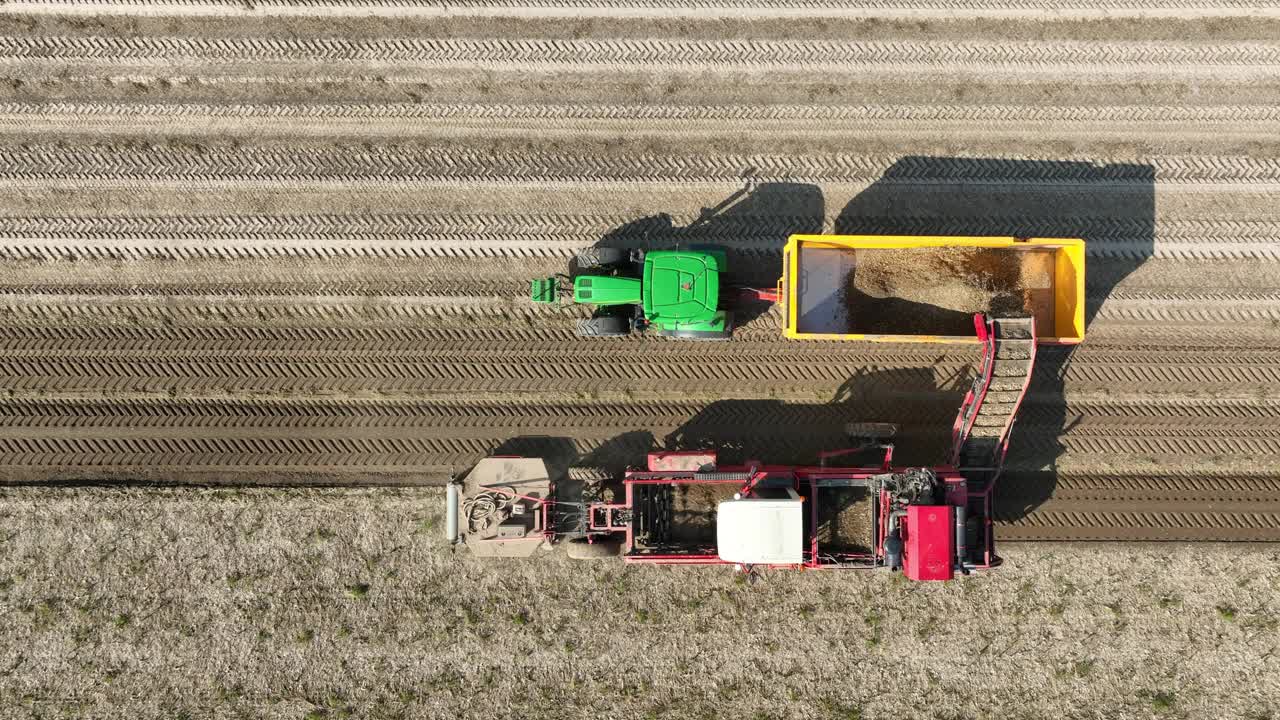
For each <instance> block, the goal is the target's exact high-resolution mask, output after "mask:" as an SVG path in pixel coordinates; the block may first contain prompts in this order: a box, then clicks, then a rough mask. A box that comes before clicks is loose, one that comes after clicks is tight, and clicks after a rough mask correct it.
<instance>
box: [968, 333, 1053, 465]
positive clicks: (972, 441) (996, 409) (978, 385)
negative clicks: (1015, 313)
mask: <svg viewBox="0 0 1280 720" xmlns="http://www.w3.org/2000/svg"><path fill="white" fill-rule="evenodd" d="M974 326H975V327H976V328H977V331H978V340H979V342H981V344H982V361H981V363H980V364H979V365H978V375H977V377H976V378H974V380H973V387H971V388H970V389H969V391H968V392H967V393H966V394H965V397H964V402H963V403H961V405H960V412H959V414H958V415H956V421H955V425H954V426H953V427H952V430H951V440H952V444H951V447H952V457H951V463H952V465H954V466H955V467H956V468H958V469H959V470H961V471H962V472H963V474H964V476H965V478H966V479H968V480H969V481H970V482H977V483H980V484H981V485H980V487H982V488H983V489H989V488H990V487H991V485H992V483H994V482H995V480H996V478H997V477H999V475H1000V468H1001V466H1002V465H1003V464H1004V457H1005V454H1006V453H1007V452H1008V450H1009V433H1010V432H1012V430H1013V421H1014V420H1015V419H1016V418H1017V415H1018V407H1019V406H1020V405H1021V404H1022V397H1023V396H1024V395H1026V392H1027V386H1028V385H1030V384H1031V370H1032V368H1033V367H1034V366H1035V360H1036V329H1035V320H1034V319H1032V318H1004V319H998V320H997V319H994V318H990V317H987V316H985V315H976V316H974ZM975 489H976V488H975Z"/></svg>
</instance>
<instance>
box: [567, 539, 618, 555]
mask: <svg viewBox="0 0 1280 720" xmlns="http://www.w3.org/2000/svg"><path fill="white" fill-rule="evenodd" d="M565 552H566V553H568V555H569V558H570V559H572V560H607V559H609V558H615V557H618V556H619V555H621V554H622V543H620V542H618V541H617V540H597V541H596V542H593V543H589V542H587V541H586V540H570V541H569V542H567V543H565Z"/></svg>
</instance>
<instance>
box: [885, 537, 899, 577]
mask: <svg viewBox="0 0 1280 720" xmlns="http://www.w3.org/2000/svg"><path fill="white" fill-rule="evenodd" d="M884 564H885V567H887V568H889V569H890V570H900V569H902V531H901V530H899V529H898V528H897V526H895V527H894V528H893V529H892V530H890V531H889V536H888V537H886V538H885V540H884Z"/></svg>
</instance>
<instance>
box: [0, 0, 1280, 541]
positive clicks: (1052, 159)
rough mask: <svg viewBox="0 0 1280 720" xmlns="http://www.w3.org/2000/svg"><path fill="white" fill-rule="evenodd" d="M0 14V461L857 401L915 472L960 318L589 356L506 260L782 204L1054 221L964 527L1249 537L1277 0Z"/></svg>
mask: <svg viewBox="0 0 1280 720" xmlns="http://www.w3.org/2000/svg"><path fill="white" fill-rule="evenodd" d="M1050 6H1052V7H1051V8H1050ZM1048 9H1052V11H1053V13H1052V17H1051V19H1047V18H1050V15H1049V14H1047V13H1046V12H1045V11H1046V10H1048ZM1121 18H1122V19H1123V22H1120V21H1119V20H1118V19H1121ZM0 23H5V24H7V25H6V26H7V27H8V29H9V32H7V33H0V69H2V70H3V72H0V74H3V75H4V76H5V82H4V83H0V186H2V187H3V188H4V189H5V191H6V203H5V205H4V207H3V208H0V479H2V480H3V481H4V482H10V483H45V482H55V483H56V482H138V481H142V482H154V483H249V484H262V483H289V484H294V483H297V484H368V483H389V484H422V483H428V484H437V483H440V482H442V481H443V480H444V479H445V478H446V477H447V476H448V474H449V473H450V472H453V471H456V470H458V469H461V468H463V467H465V466H466V465H467V464H469V463H470V462H472V461H474V460H475V459H477V458H478V457H480V456H483V455H485V454H487V453H490V452H494V451H498V452H502V453H511V454H518V453H530V454H532V453H537V452H542V451H547V450H548V449H551V450H555V451H558V452H561V453H563V452H565V451H566V450H565V449H566V448H568V452H570V453H571V454H572V455H574V456H575V458H574V459H575V461H576V462H578V463H579V464H581V465H583V466H585V467H587V468H589V469H590V468H598V469H603V470H611V469H617V468H620V467H622V466H624V465H627V464H632V463H635V462H637V461H639V460H640V459H641V458H642V457H643V453H644V452H645V451H646V450H648V449H650V448H705V447H708V446H715V447H718V448H721V449H722V452H723V454H724V456H725V457H726V458H728V459H736V458H741V457H743V456H744V455H745V454H747V453H750V454H751V455H752V456H756V457H763V458H765V459H768V460H774V461H779V462H807V461H810V460H812V458H813V455H814V454H815V453H816V452H817V451H820V450H824V449H833V448H835V447H840V446H842V444H843V443H845V442H846V441H845V439H844V438H843V437H841V433H842V428H843V426H844V423H845V422H848V421H861V420H888V421H893V422H897V423H898V424H899V425H900V427H901V432H900V434H899V457H901V458H902V459H903V460H907V461H915V462H921V463H932V462H936V461H938V460H940V459H941V458H942V457H943V456H944V455H945V451H946V443H947V442H948V438H947V432H948V429H949V427H950V421H951V419H952V417H953V416H954V412H955V410H956V408H957V407H958V404H959V399H960V395H961V394H962V392H963V389H964V387H965V386H966V384H967V383H968V381H969V378H970V377H971V373H972V372H973V363H974V361H975V360H976V358H977V351H976V347H973V346H930V345H906V346H903V345H875V344H840V343H798V342H787V341H784V340H782V339H781V337H780V336H779V331H778V325H779V322H780V316H779V315H778V313H777V311H776V310H773V311H763V312H761V313H759V314H758V315H756V316H755V317H754V318H748V319H747V320H746V322H745V323H744V325H743V326H742V327H741V328H740V329H739V330H738V332H737V333H736V335H735V338H734V339H733V340H732V341H730V342H729V343H727V344H700V343H688V344H686V343H680V342H670V341H663V340H661V339H656V338H643V339H628V340H614V341H594V342H592V341H586V340H580V339H578V338H576V337H575V336H574V334H573V330H572V325H573V323H572V321H573V319H574V318H576V317H580V316H582V311H581V310H580V309H572V308H553V307H545V306H535V305H533V304H532V303H530V302H529V301H528V300H527V299H526V298H525V297H524V294H525V292H526V289H527V285H526V283H527V281H528V279H529V278H531V277H536V276H542V277H546V276H548V275H551V274H553V273H557V272H563V270H564V267H565V265H566V262H567V261H568V260H569V258H570V257H571V256H572V255H573V253H574V252H576V251H578V250H580V249H582V248H585V247H590V246H594V245H597V244H603V245H610V246H617V247H639V246H671V245H680V244H687V243H688V244H691V243H717V244H721V245H725V246H726V247H727V248H728V249H729V251H730V258H731V267H732V268H734V269H738V270H744V271H747V272H749V273H750V272H753V273H754V274H752V276H751V278H750V280H751V282H755V283H761V284H772V282H773V280H774V279H776V275H777V272H776V270H775V269H774V268H776V267H777V266H778V265H779V264H780V257H781V256H780V248H781V244H782V242H783V241H784V240H785V238H786V237H787V235H789V234H791V233H793V232H883V233H902V234H997V235H1017V236H1052V237H1083V238H1085V239H1086V240H1087V241H1088V260H1089V264H1090V265H1089V285H1088V287H1087V295H1088V298H1087V299H1088V312H1089V316H1090V325H1089V331H1088V333H1089V337H1088V340H1087V341H1086V343H1085V344H1084V345H1082V346H1080V347H1079V348H1075V349H1074V350H1065V349H1062V348H1044V349H1043V350H1042V351H1041V353H1040V359H1039V365H1038V369H1037V374H1036V376H1035V378H1034V380H1033V383H1032V387H1031V391H1030V395H1029V396H1028V398H1027V401H1026V403H1025V405H1024V409H1023V413H1022V415H1021V418H1020V420H1019V422H1018V425H1017V426H1016V428H1015V430H1014V436H1013V442H1012V449H1011V453H1010V458H1009V468H1008V471H1007V473H1006V476H1005V477H1004V478H1003V479H1002V480H1001V485H1000V492H1001V494H1000V495H999V505H1000V508H999V514H1000V519H1001V521H1002V523H1003V527H1002V529H1001V530H1000V537H1001V538H1003V539H1005V540H1053V539H1058V540H1171V539H1178V540H1248V541H1257V540H1267V541H1275V540H1280V501H1277V500H1276V499H1275V498H1276V497H1278V495H1277V489H1278V488H1277V483H1278V482H1280V481H1277V480H1276V478H1280V463H1277V461H1276V460H1274V458H1276V457H1280V369H1277V368H1280V362H1278V361H1280V351H1278V350H1277V347H1280V345H1278V343H1280V249H1278V248H1280V242H1277V240H1278V239H1280V209H1277V205H1276V203H1275V202H1274V198H1275V192H1276V190H1277V188H1280V162H1278V161H1277V160H1276V159H1275V158H1276V157H1277V155H1278V154H1280V153H1277V152H1276V149H1277V147H1276V143H1275V140H1274V138H1275V137H1276V136H1277V131H1280V111H1277V110H1276V108H1277V107H1280V102H1278V101H1280V84H1278V83H1276V82H1275V80H1274V78H1275V76H1276V71H1277V69H1280V45H1277V43H1276V42H1275V40H1274V39H1275V38H1276V37H1280V5H1276V4H1274V3H1262V4H1258V3H1248V4H1245V3H1239V2H1235V1H1234V0H1224V1H1223V2H1219V3H1212V4H1210V3H1206V2H1200V1H1198V0H1197V1H1187V2H1178V1H1176V0H1110V1H1103V0H1080V1H1079V2H1070V3H1067V4H1066V5H1064V4H1062V3H1047V2H1042V1H1041V0H969V1H965V2H960V3H943V2H936V1H934V0H915V1H913V2H907V1H906V0H870V1H869V2H859V3H856V4H855V3H850V2H846V1H845V0H698V2H696V3H692V4H690V3H677V2H672V1H670V0H590V1H585V0H584V1H582V2H579V1H578V0H573V1H572V2H556V1H553V0H529V1H528V2H522V3H516V2H514V1H509V0H469V1H467V2H463V3H455V4H451V5H449V7H448V8H445V7H444V6H443V5H440V4H439V3H432V2H426V1H425V0H423V1H419V0H325V1H321V0H266V1H265V2H256V3H253V4H251V5H241V4H230V3H222V2H212V1H210V0H173V1H160V0H156V1H151V0H133V1H131V2H127V3H104V2H97V1H94V0H82V1H80V2H75V3H48V2H43V1H41V0H29V1H25V2H15V3H10V4H8V5H6V6H5V7H4V8H2V9H0ZM1117 23H1119V24H1120V25H1123V27H1119V26H1117ZM1186 38H1196V41H1195V42H1190V41H1187V40H1186ZM757 276H758V277H757ZM744 282H745V281H744ZM588 471H590V472H596V471H597V470H588Z"/></svg>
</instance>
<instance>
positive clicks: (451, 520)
mask: <svg viewBox="0 0 1280 720" xmlns="http://www.w3.org/2000/svg"><path fill="white" fill-rule="evenodd" d="M461 499H462V483H460V482H458V481H457V480H450V481H449V484H448V485H446V486H445V506H444V517H445V520H444V532H445V535H446V536H448V537H447V539H448V540H449V544H450V545H457V544H458V541H459V539H460V538H459V537H458V511H459V502H460V501H461Z"/></svg>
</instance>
